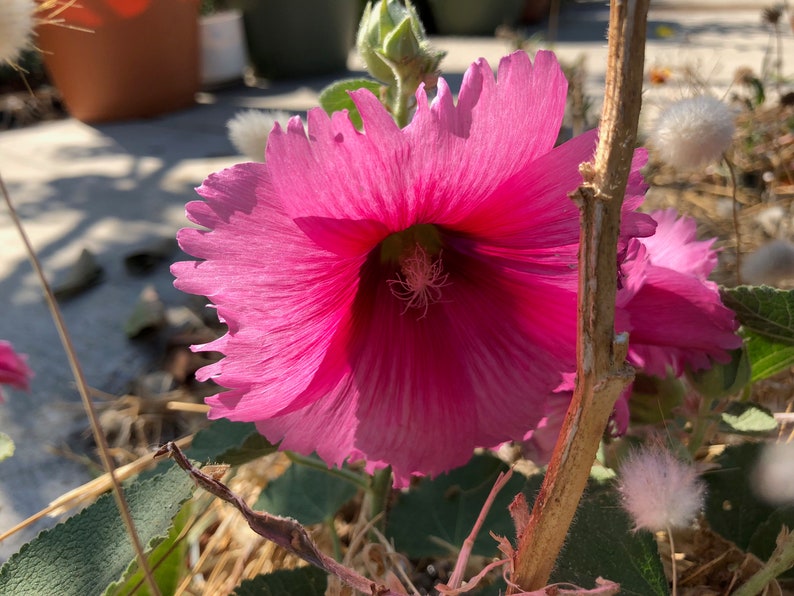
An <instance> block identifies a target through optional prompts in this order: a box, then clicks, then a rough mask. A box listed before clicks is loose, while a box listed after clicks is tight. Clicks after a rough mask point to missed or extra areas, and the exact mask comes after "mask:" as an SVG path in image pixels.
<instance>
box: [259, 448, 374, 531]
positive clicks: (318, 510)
mask: <svg viewBox="0 0 794 596" xmlns="http://www.w3.org/2000/svg"><path fill="white" fill-rule="evenodd" d="M357 491H358V489H357V487H355V486H354V485H353V484H351V483H350V482H349V481H348V480H345V479H343V478H340V477H339V476H334V475H333V473H331V472H330V471H323V470H317V469H314V468H310V467H308V466H303V465H300V464H295V463H293V464H292V465H291V466H289V467H288V468H287V470H286V471H285V472H284V473H283V474H282V475H281V476H279V477H278V478H276V479H275V480H273V481H271V482H270V483H269V484H268V485H267V487H266V488H265V490H263V491H262V492H261V493H260V495H259V499H257V501H256V504H255V505H254V509H258V510H260V511H267V512H268V513H270V514H272V515H281V516H287V517H293V518H295V519H297V520H298V521H299V522H300V523H302V524H303V525H304V526H310V525H312V524H318V523H320V522H323V521H325V520H327V519H328V518H330V517H332V516H334V515H335V514H336V512H337V511H339V508H340V507H341V506H342V505H344V504H345V503H347V502H348V501H349V500H350V499H352V498H353V497H354V496H355V495H356V492H357Z"/></svg>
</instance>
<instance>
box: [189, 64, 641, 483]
mask: <svg viewBox="0 0 794 596" xmlns="http://www.w3.org/2000/svg"><path fill="white" fill-rule="evenodd" d="M351 97H352V99H353V101H354V102H355V104H356V106H357V109H358V111H359V113H360V114H361V117H362V122H363V131H358V130H356V129H355V128H354V127H353V125H352V124H351V123H350V121H349V119H348V118H347V115H346V114H345V113H342V112H339V113H335V114H333V115H331V116H328V115H327V114H325V113H324V112H323V111H321V110H312V111H310V112H309V114H308V117H307V125H306V126H304V125H303V124H302V122H301V121H300V119H298V118H293V119H292V120H290V122H289V124H288V125H287V127H286V129H282V128H281V127H280V126H276V127H275V128H274V130H273V132H272V133H271V135H270V138H269V142H268V148H267V151H266V155H267V159H266V162H265V163H262V164H244V165H242V166H238V167H236V168H233V169H230V170H225V171H224V172H221V173H219V174H216V175H214V176H211V177H210V178H209V179H208V180H207V182H206V183H205V184H204V186H202V188H201V189H199V194H201V195H202V197H203V201H199V202H194V203H191V204H189V205H188V216H189V218H190V219H191V221H193V222H194V223H195V224H197V225H199V226H201V227H203V228H206V229H203V230H198V229H191V230H183V231H181V232H180V234H179V240H180V244H181V245H182V247H183V248H184V249H185V250H186V251H187V252H188V253H190V254H192V255H194V256H196V257H198V258H200V259H203V261H202V262H199V263H178V264H176V265H174V267H173V271H174V273H175V275H176V276H177V282H176V284H177V286H178V287H179V288H180V289H183V290H185V291H188V292H192V293H196V294H201V295H204V296H207V297H209V299H210V300H211V302H212V303H213V305H214V306H215V307H216V308H217V312H218V316H219V317H220V318H221V320H223V321H225V322H226V324H227V326H228V332H227V334H226V335H225V336H224V337H222V338H220V339H218V340H215V341H213V342H210V343H208V344H205V345H203V346H196V347H195V349H198V350H202V351H210V350H212V351H219V352H221V353H222V354H223V355H224V356H225V357H224V358H223V359H222V360H220V361H219V362H217V363H215V364H212V365H210V366H208V367H205V369H203V370H202V371H200V373H199V375H198V376H199V377H200V378H211V379H213V380H214V381H216V382H217V383H218V384H220V385H221V386H222V387H225V388H227V389H228V390H227V391H225V392H223V393H220V394H219V395H216V396H213V397H210V398H209V399H208V400H207V402H208V403H209V404H210V406H211V411H210V417H211V418H218V417H224V418H229V419H231V420H246V421H253V422H256V424H257V428H258V429H259V430H260V432H262V433H263V434H264V435H265V436H267V437H268V438H269V439H270V440H272V441H280V442H281V447H282V448H284V449H294V450H296V451H300V452H303V453H310V452H312V451H316V452H317V453H318V454H319V455H320V457H322V458H323V459H324V460H325V461H327V462H329V463H331V464H334V465H340V464H341V463H343V462H344V461H346V460H349V459H358V458H362V459H365V460H366V469H368V470H372V469H376V468H379V467H384V466H386V465H390V466H392V467H393V469H394V474H395V482H396V483H397V484H405V483H406V482H407V481H408V479H409V478H410V477H411V476H413V475H422V474H425V475H426V474H430V475H434V474H438V473H440V472H443V471H446V470H448V469H450V468H451V467H454V466H457V465H460V464H463V463H464V462H466V461H467V460H468V459H469V458H470V457H471V454H472V452H473V450H474V448H476V447H488V446H491V445H494V444H497V443H500V442H504V441H506V440H520V439H521V438H523V437H524V435H525V434H526V432H527V431H528V430H530V429H532V428H534V427H535V426H536V425H537V424H538V422H539V420H540V418H541V417H542V415H543V412H544V411H545V409H546V401H547V399H549V396H550V395H552V394H553V392H554V389H555V388H556V387H557V386H558V385H559V384H560V382H561V380H562V379H561V374H562V372H563V371H569V370H571V369H572V368H573V366H574V364H575V362H574V359H575V343H576V337H575V313H576V290H577V279H576V276H577V271H576V260H577V250H578V248H577V247H578V235H579V224H578V211H577V210H576V208H575V206H574V205H573V204H572V202H571V200H570V199H569V198H568V196H567V194H568V193H569V192H570V191H572V190H574V189H575V188H576V187H577V186H578V185H579V184H580V182H581V176H580V174H579V164H580V163H581V162H582V161H587V160H589V159H591V157H592V153H593V148H594V146H595V138H596V137H595V134H594V133H589V134H588V135H585V136H583V137H582V138H578V139H574V140H573V141H570V142H569V143H566V144H564V145H562V146H560V147H557V148H553V145H554V142H555V140H556V136H557V131H558V128H559V124H560V121H561V118H562V111H563V109H564V102H565V82H564V78H563V76H562V72H561V69H560V68H559V65H558V64H557V63H556V60H555V59H554V58H553V55H551V54H548V53H540V54H539V55H538V57H537V58H536V59H535V63H534V64H532V63H531V62H530V60H529V58H528V57H527V56H526V55H525V54H524V53H516V54H513V55H511V56H509V57H507V58H506V59H504V60H503V61H502V62H501V63H500V66H499V72H498V78H497V77H495V76H494V74H493V72H492V71H491V70H490V67H488V64H487V63H486V62H485V61H478V62H477V63H475V64H474V65H472V67H471V68H470V69H469V70H468V71H467V73H466V75H465V77H464V83H463V86H462V88H461V93H460V97H459V100H458V102H457V104H456V103H455V102H454V101H453V99H452V94H451V93H450V91H449V88H448V86H447V85H446V83H444V82H443V81H440V82H439V94H438V96H437V98H436V99H435V101H433V102H432V103H430V104H429V103H428V102H427V101H426V99H425V98H424V97H423V96H422V95H421V94H420V95H419V96H418V97H417V110H416V115H415V118H414V119H413V121H412V122H411V123H410V124H409V125H408V126H406V127H405V128H403V129H400V128H399V127H397V126H396V125H395V124H394V123H393V121H392V119H391V117H390V116H389V114H388V112H387V111H386V109H385V108H384V107H383V106H382V105H381V104H380V102H379V101H378V100H377V98H375V96H373V95H372V94H371V93H369V92H368V91H365V90H360V91H356V92H353V93H352V94H351ZM643 159H644V157H643V156H640V157H639V158H638V160H635V161H636V162H637V163H639V162H640V161H642V160H643ZM637 167H639V166H637ZM631 180H632V191H631V192H633V193H641V192H642V183H641V181H640V180H639V179H638V178H637V176H636V175H632V178H631ZM632 196H633V198H632V199H631V200H632V201H634V202H635V203H636V202H637V201H638V199H637V197H635V196H634V195H632ZM646 218H647V216H640V215H637V214H634V213H632V212H631V209H627V210H626V212H625V213H624V220H625V221H626V222H628V223H627V227H626V229H627V230H631V232H629V234H631V233H634V231H641V230H642V229H643V226H645V228H648V227H649V226H647V225H645V224H644V223H643V222H644V220H645V219H646ZM651 227H652V226H651ZM646 231H647V230H646ZM625 242H628V238H627V239H625Z"/></svg>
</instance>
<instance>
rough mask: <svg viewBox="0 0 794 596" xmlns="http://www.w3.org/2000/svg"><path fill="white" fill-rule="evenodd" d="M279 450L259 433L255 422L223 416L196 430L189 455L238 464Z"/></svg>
mask: <svg viewBox="0 0 794 596" xmlns="http://www.w3.org/2000/svg"><path fill="white" fill-rule="evenodd" d="M275 450H276V447H275V446H273V445H271V444H270V443H269V442H268V440H267V439H265V437H263V436H262V435H260V434H259V432H258V431H257V430H256V426H255V425H254V424H253V423H252V422H231V421H229V420H226V419H224V418H221V419H220V420H214V421H213V422H212V423H211V424H210V425H209V426H208V427H207V428H205V429H204V430H201V431H199V432H198V433H196V437H195V438H194V439H193V444H192V445H191V447H190V449H188V450H187V452H186V455H187V456H188V457H189V458H190V459H192V460H195V461H198V462H200V463H202V464H205V463H209V462H223V463H226V464H229V465H231V466H236V465H240V464H243V463H245V462H248V461H251V460H254V459H256V458H257V457H261V456H263V455H267V454H269V453H273V452H274V451H275Z"/></svg>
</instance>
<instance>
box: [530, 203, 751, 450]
mask: <svg viewBox="0 0 794 596" xmlns="http://www.w3.org/2000/svg"><path fill="white" fill-rule="evenodd" d="M652 217H653V219H654V220H655V221H656V222H657V226H656V232H655V233H654V234H653V235H652V236H645V237H642V238H638V237H634V238H629V239H628V241H627V245H626V247H625V251H624V253H625V254H624V255H623V259H624V260H623V261H622V263H621V273H622V275H621V288H620V289H619V290H618V294H617V310H616V312H615V318H616V325H615V326H616V328H617V330H618V331H628V332H629V361H630V362H631V363H632V364H634V365H635V366H637V367H638V368H639V369H641V370H642V371H643V372H645V373H647V374H650V375H656V376H658V377H662V378H663V377H665V376H667V372H668V369H670V370H672V372H673V374H675V375H676V376H680V375H682V374H683V372H684V369H685V367H687V366H688V367H690V368H691V369H692V370H700V369H704V368H709V367H710V366H711V365H712V361H713V360H716V361H717V362H722V363H725V362H728V361H730V354H729V353H728V351H729V350H733V349H735V348H738V347H740V346H741V344H742V340H741V338H740V337H738V336H737V335H736V329H737V327H738V324H737V322H736V319H735V315H734V313H733V311H731V310H730V309H728V308H726V307H725V306H723V304H722V301H721V300H720V296H719V291H718V289H717V285H716V284H715V283H713V282H710V281H708V279H707V278H708V276H709V275H710V274H711V272H712V271H713V270H714V267H715V266H716V265H717V252H716V251H715V250H714V249H713V248H712V244H713V243H714V240H704V241H699V240H697V236H696V235H697V229H696V223H695V220H693V219H690V218H687V217H681V218H680V219H679V218H678V216H677V213H676V211H675V210H674V209H668V210H664V211H656V212H654V213H653V214H652ZM564 378H565V381H564V382H563V383H562V384H561V385H560V387H559V388H558V390H559V391H560V393H559V394H558V395H557V396H554V397H552V398H550V400H549V401H548V405H547V407H546V410H545V412H544V418H543V419H542V420H541V422H540V423H539V424H538V426H537V428H535V429H532V430H530V431H529V432H528V433H527V434H526V436H525V437H524V439H523V441H522V450H523V452H524V454H525V456H526V457H528V458H529V459H532V461H534V462H535V463H537V464H539V465H543V464H546V463H548V461H549V458H550V457H551V452H552V450H553V449H554V444H555V442H556V439H557V435H558V434H559V432H560V428H561V427H562V422H563V419H564V418H565V413H566V409H567V403H568V402H569V401H570V397H571V391H572V390H573V387H574V382H575V375H565V376H564ZM630 396H631V387H629V388H628V389H627V390H626V391H624V392H623V394H622V395H621V397H620V398H619V399H618V401H617V403H616V404H615V411H614V413H613V414H612V418H611V420H610V427H609V429H608V430H609V432H611V433H612V434H614V435H622V434H623V433H625V432H626V428H627V427H628V423H629V399H630Z"/></svg>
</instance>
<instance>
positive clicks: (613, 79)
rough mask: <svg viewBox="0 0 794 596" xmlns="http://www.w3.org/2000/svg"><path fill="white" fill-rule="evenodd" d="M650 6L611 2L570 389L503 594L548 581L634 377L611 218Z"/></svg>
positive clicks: (626, 166) (629, 144)
mask: <svg viewBox="0 0 794 596" xmlns="http://www.w3.org/2000/svg"><path fill="white" fill-rule="evenodd" d="M648 4H649V0H631V1H625V0H612V1H611V7H610V23H609V55H608V62H607V81H606V89H605V100H604V109H603V115H602V120H601V122H602V126H601V133H600V138H599V143H598V148H597V150H596V156H595V163H594V164H584V165H583V166H582V167H581V172H582V176H583V184H582V186H581V187H580V188H579V189H578V190H577V191H576V192H575V193H574V200H575V201H577V203H578V204H579V208H580V210H581V240H580V245H579V313H578V320H577V381H576V389H575V390H574V394H573V398H572V401H571V405H570V407H569V408H568V413H567V414H566V417H565V422H564V423H563V427H562V431H561V433H560V436H559V438H558V440H557V445H556V447H555V449H554V453H553V454H552V459H551V462H550V464H549V467H548V471H547V473H546V477H545V479H544V481H543V485H542V486H541V489H540V493H539V494H538V497H537V499H536V500H535V505H534V507H533V510H532V515H531V518H530V521H529V524H527V527H526V529H525V531H524V532H522V533H521V535H519V536H518V549H517V550H516V553H515V555H514V559H513V576H512V578H511V580H512V585H511V586H510V589H509V592H508V593H511V594H516V593H518V591H520V590H524V591H528V592H531V591H533V590H540V589H541V588H543V587H544V586H546V584H547V583H548V581H549V576H550V575H551V571H552V569H553V567H554V565H555V563H556V560H557V556H558V555H559V553H560V550H561V548H562V545H563V542H564V541H565V537H566V535H567V533H568V528H569V527H570V524H571V521H572V520H573V516H574V513H575V512H576V508H577V506H578V504H579V499H580V498H581V495H582V492H583V490H584V488H585V485H586V484H587V479H588V477H589V474H590V468H591V466H592V464H593V461H594V460H595V455H596V451H597V450H598V445H599V442H600V440H601V437H602V435H603V433H604V429H605V427H606V423H607V420H608V419H609V415H610V414H611V412H612V409H613V407H614V404H615V401H616V400H617V398H618V396H619V395H620V393H621V392H622V391H623V389H624V388H625V387H626V385H627V384H628V383H629V382H630V380H631V378H632V376H633V370H632V369H631V367H629V366H627V365H626V364H625V357H626V353H627V350H628V341H627V337H626V336H625V335H621V336H618V337H615V295H616V292H617V242H618V237H619V234H620V212H621V205H622V203H623V196H624V194H625V190H626V183H627V181H628V175H629V171H630V168H631V161H632V158H633V155H634V146H635V141H636V134H637V120H638V118H639V111H640V104H641V99H642V95H641V94H642V75H643V63H644V56H645V28H646V20H647V13H648Z"/></svg>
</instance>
